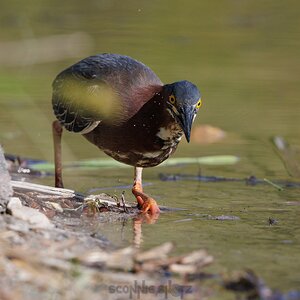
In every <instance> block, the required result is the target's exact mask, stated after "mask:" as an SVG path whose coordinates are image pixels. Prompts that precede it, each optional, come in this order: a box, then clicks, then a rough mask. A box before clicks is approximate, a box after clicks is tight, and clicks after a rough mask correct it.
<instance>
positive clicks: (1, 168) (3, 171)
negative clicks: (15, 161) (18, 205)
mask: <svg viewBox="0 0 300 300" xmlns="http://www.w3.org/2000/svg"><path fill="white" fill-rule="evenodd" d="M12 194H13V190H12V187H11V184H10V175H9V173H8V171H7V166H6V160H5V157H4V152H3V149H2V147H1V146H0V213H2V212H4V211H5V210H6V205H7V202H8V200H9V199H10V197H11V196H12Z"/></svg>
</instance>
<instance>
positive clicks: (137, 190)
mask: <svg viewBox="0 0 300 300" xmlns="http://www.w3.org/2000/svg"><path fill="white" fill-rule="evenodd" d="M132 193H133V194H134V196H135V198H136V200H137V202H138V207H139V209H140V210H141V212H142V213H143V214H145V213H147V212H149V213H150V214H151V215H158V214H159V213H160V209H159V207H158V205H157V203H156V201H155V200H154V199H153V198H151V197H149V196H148V195H146V194H145V193H144V192H143V188H142V185H141V183H139V182H135V183H134V185H133V188H132Z"/></svg>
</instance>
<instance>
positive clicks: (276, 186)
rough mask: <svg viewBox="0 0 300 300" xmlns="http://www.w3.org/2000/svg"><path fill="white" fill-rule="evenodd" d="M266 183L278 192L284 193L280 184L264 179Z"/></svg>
mask: <svg viewBox="0 0 300 300" xmlns="http://www.w3.org/2000/svg"><path fill="white" fill-rule="evenodd" d="M264 181H265V182H266V183H268V184H270V185H272V186H273V187H275V188H276V189H277V190H278V191H283V188H282V187H281V186H279V185H278V184H276V183H274V182H272V181H271V180H269V179H267V178H264Z"/></svg>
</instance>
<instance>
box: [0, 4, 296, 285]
mask: <svg viewBox="0 0 300 300" xmlns="http://www.w3.org/2000/svg"><path fill="white" fill-rule="evenodd" d="M2 6H3V7H2V9H1V12H0V24H1V27H0V28H1V29H0V55H1V59H0V64H1V69H0V105H1V106H0V107H1V110H0V142H1V144H2V145H3V146H4V148H5V150H6V152H8V153H14V154H19V155H22V156H27V157H34V158H38V159H45V160H48V161H51V160H52V137H51V126H50V124H51V121H52V120H53V115H52V109H51V105H50V99H51V82H52V80H53V78H54V77H55V75H56V74H57V73H58V72H59V71H61V70H62V69H63V68H65V67H67V66H69V65H70V64H71V63H74V62H76V61H78V60H79V59H81V58H83V57H85V56H88V55H91V54H94V53H101V52H115V53H122V54H127V55H130V56H132V57H134V58H136V59H139V60H141V61H143V62H144V63H146V64H147V65H149V66H150V67H151V68H152V69H153V70H154V71H155V72H156V73H157V74H158V75H159V76H160V78H161V79H162V80H163V81H164V82H172V81H175V80H180V79H187V80H190V81H192V82H195V83H196V84H197V85H198V86H199V88H200V89H201V91H202V94H203V102H204V105H203V108H202V109H201V111H200V112H199V116H198V117H197V121H196V125H198V124H211V125H213V126H217V127H220V128H222V129H223V130H225V131H226V132H227V137H226V138H225V139H224V140H222V141H220V142H218V143H215V144H210V145H199V144H196V143H193V141H192V142H191V143H190V144H187V143H186V142H182V143H181V145H180V146H179V149H178V151H177V153H176V156H177V157H199V156H204V155H224V154H230V155H236V156H238V157H239V158H240V161H239V162H238V163H237V164H234V165H230V166H198V165H190V166H182V167H156V168H152V169H148V170H145V172H144V181H145V182H146V183H151V184H150V185H148V186H146V187H145V190H146V191H147V193H149V194H151V195H152V196H154V197H155V198H156V199H157V200H158V202H159V204H161V205H166V206H169V207H174V208H184V209H185V210H181V211H176V212H168V213H164V214H162V215H161V216H160V218H159V220H158V221H157V222H156V224H154V225H148V224H145V225H144V226H143V242H142V247H145V248H147V247H150V246H153V245H157V244H159V243H162V242H164V241H169V240H172V241H174V242H175V243H176V245H177V248H176V249H177V250H176V251H178V252H180V253H183V252H188V251H189V250H192V249H197V248H206V249H208V251H209V253H211V254H212V255H214V256H215V258H216V263H215V264H214V266H213V267H212V268H213V269H215V270H219V271H220V270H239V269H243V268H251V269H253V270H255V272H257V274H258V275H259V276H262V277H263V278H264V279H265V281H266V282H267V283H268V284H269V285H270V286H271V287H273V288H279V289H281V290H289V289H296V288H299V286H300V254H299V253H300V252H299V251H300V222H299V213H300V199H299V195H300V193H299V192H300V189H299V188H295V187H292V188H286V189H284V190H283V191H278V190H277V189H276V188H274V187H273V186H270V185H268V184H259V185H255V186H249V185H246V184H245V183H243V182H218V183H215V182H199V181H196V180H195V181H193V180H180V181H160V180H159V176H158V175H159V173H165V174H175V173H176V174H178V173H180V174H188V175H192V176H196V175H198V173H199V171H201V174H202V175H205V176H222V177H228V178H229V177H234V178H241V179H243V178H246V177H249V176H251V175H255V176H256V177H258V178H260V179H262V178H268V179H269V180H273V181H280V180H290V181H292V180H293V181H297V180H298V181H300V178H291V177H290V176H289V174H288V173H287V171H286V169H285V167H284V165H283V163H282V162H281V160H280V159H279V157H278V156H277V154H276V153H275V151H274V148H273V146H272V144H271V142H270V138H271V137H272V136H274V135H281V136H284V137H285V138H286V139H287V141H288V142H289V143H290V144H291V145H293V147H294V150H295V151H296V157H298V160H299V159H300V155H299V149H300V142H299V137H300V126H299V115H300V101H299V95H300V80H299V74H300V42H299V36H300V16H299V9H300V5H299V4H298V3H297V2H295V1H285V2H284V3H283V2H282V3H281V2H274V1H264V2H257V1H254V2H253V1H222V2H218V3H216V2H211V1H210V2H205V3H200V2H198V1H189V2H188V3H186V2H183V1H172V2H171V1H170V2H169V1H166V2H159V1H142V2H141V1H132V2H131V3H130V4H128V3H126V4H125V2H121V1H99V2H97V1H94V2H91V3H89V4H87V3H84V2H80V1H76V2H74V1H73V2H72V5H67V4H62V3H60V2H57V5H56V4H55V2H53V1H52V2H50V1H41V2H38V3H35V2H32V3H31V4H29V5H26V7H25V6H24V7H22V5H19V4H18V5H17V2H16V3H15V4H14V2H13V1H12V2H9V3H6V4H3V5H2ZM78 32H80V33H79V34H77V33H78ZM73 33H76V34H77V35H75V38H74V37H73V39H71V40H67V42H66V44H67V43H70V47H69V48H68V49H66V48H65V46H66V45H65V44H64V43H62V42H61V39H59V37H58V36H54V35H58V34H73ZM49 36H54V37H52V39H51V38H50V40H46V41H45V40H43V39H44V38H46V37H49ZM57 39H58V40H57ZM11 41H14V42H15V44H11V43H8V42H11ZM24 41H25V42H24ZM56 41H58V42H56ZM57 49H58V50H57ZM59 49H61V51H59ZM55 50H57V52H56V51H55ZM20 53H21V54H20ZM63 147H64V159H65V161H75V160H79V159H87V158H97V157H104V155H103V154H102V153H100V152H99V151H98V150H97V149H96V147H94V146H93V145H90V144H89V143H88V142H87V141H85V140H84V139H82V137H80V136H76V135H73V134H69V133H67V134H65V136H64V145H63ZM297 151H298V152H297ZM297 153H298V154H297ZM297 155H298V156H297ZM132 174H133V171H132V170H131V169H130V168H124V169H123V168H122V169H110V170H101V169H99V170H91V171H76V172H74V171H66V172H65V185H66V186H67V187H69V188H75V189H76V190H78V191H81V192H87V191H89V190H90V189H92V188H105V189H104V190H103V191H105V192H107V193H116V194H120V193H121V192H122V190H123V189H124V186H127V185H131V184H132ZM38 181H39V182H42V183H47V184H50V183H51V184H52V183H53V178H45V179H41V180H38ZM117 187H121V188H117ZM125 190H126V196H127V197H128V198H130V197H132V196H131V194H130V188H125ZM101 192H102V191H101ZM223 215H225V216H233V217H237V218H233V219H232V220H216V219H215V217H218V216H223ZM269 218H273V219H276V220H277V223H276V224H274V225H272V226H270V225H269V221H268V220H269ZM93 226H94V228H93V230H95V226H96V228H97V226H99V231H101V232H102V233H103V234H104V235H107V237H108V238H109V239H111V240H112V241H113V242H114V243H115V244H116V245H128V244H130V243H132V240H133V233H132V224H131V222H127V223H126V224H125V226H124V224H121V223H120V224H119V223H118V224H110V225H109V226H101V224H99V225H97V224H96V225H95V224H93ZM108 227H109V228H108Z"/></svg>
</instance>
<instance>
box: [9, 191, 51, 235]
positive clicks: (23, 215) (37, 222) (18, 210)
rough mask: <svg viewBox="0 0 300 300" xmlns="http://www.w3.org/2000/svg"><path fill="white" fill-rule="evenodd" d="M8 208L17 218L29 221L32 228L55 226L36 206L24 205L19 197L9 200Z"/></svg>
mask: <svg viewBox="0 0 300 300" xmlns="http://www.w3.org/2000/svg"><path fill="white" fill-rule="evenodd" d="M7 210H8V211H9V212H10V213H11V215H12V216H14V217H15V218H18V219H21V220H23V221H26V222H28V223H29V226H30V228H41V229H51V228H53V227H54V225H53V224H52V223H51V222H50V221H49V219H48V218H47V217H46V216H45V215H44V214H42V213H41V212H39V211H38V210H36V209H34V208H31V207H27V206H23V205H22V203H21V201H20V199H19V198H17V197H12V198H11V199H10V200H9V202H8V204H7Z"/></svg>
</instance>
